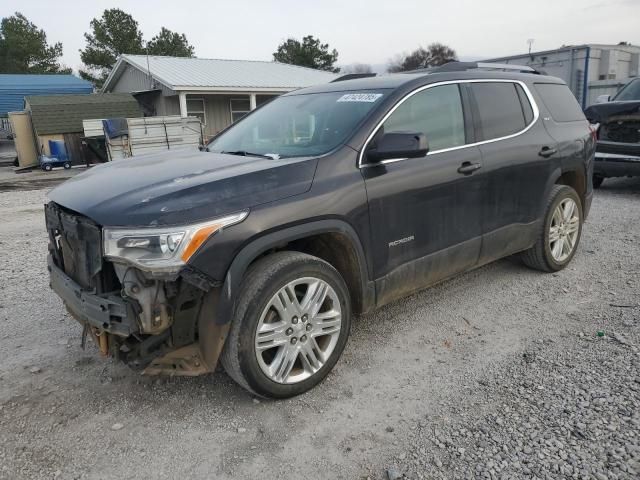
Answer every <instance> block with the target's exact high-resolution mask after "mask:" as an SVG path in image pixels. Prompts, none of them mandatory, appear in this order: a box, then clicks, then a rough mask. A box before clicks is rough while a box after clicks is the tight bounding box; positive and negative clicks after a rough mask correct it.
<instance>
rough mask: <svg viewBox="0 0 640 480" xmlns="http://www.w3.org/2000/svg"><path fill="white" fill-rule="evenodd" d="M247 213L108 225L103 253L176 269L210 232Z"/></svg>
mask: <svg viewBox="0 0 640 480" xmlns="http://www.w3.org/2000/svg"><path fill="white" fill-rule="evenodd" d="M248 213H249V212H240V213H236V214H233V215H228V216H226V217H221V218H216V219H214V220H210V221H208V222H202V223H197V224H194V225H183V226H177V227H149V228H147V227H140V228H133V229H132V228H117V227H115V228H108V227H107V228H104V230H103V233H102V237H103V242H102V243H103V245H104V247H103V248H104V256H105V257H107V258H109V259H111V260H116V261H117V260H120V261H125V262H127V263H131V264H133V265H136V266H138V267H140V268H141V269H142V270H153V271H164V272H172V271H177V270H178V269H179V268H180V267H181V266H183V265H184V264H185V263H187V261H188V260H189V258H191V256H192V255H193V254H194V253H195V252H196V251H197V250H198V248H200V246H201V245H202V244H203V243H204V242H205V241H206V240H207V239H208V238H209V237H210V236H211V235H214V234H215V233H216V232H218V231H220V230H222V229H223V228H224V227H228V226H230V225H234V224H236V223H240V222H242V221H243V220H244V219H245V218H247V215H248Z"/></svg>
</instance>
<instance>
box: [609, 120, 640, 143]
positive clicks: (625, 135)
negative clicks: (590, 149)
mask: <svg viewBox="0 0 640 480" xmlns="http://www.w3.org/2000/svg"><path fill="white" fill-rule="evenodd" d="M600 140H606V141H609V142H620V143H640V121H635V120H630V121H619V122H609V123H605V124H603V125H602V126H601V127H600Z"/></svg>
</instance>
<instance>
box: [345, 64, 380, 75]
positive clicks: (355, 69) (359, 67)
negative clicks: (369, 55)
mask: <svg viewBox="0 0 640 480" xmlns="http://www.w3.org/2000/svg"><path fill="white" fill-rule="evenodd" d="M340 73H373V70H372V69H371V65H368V64H366V63H352V64H351V65H347V66H346V67H342V68H341V69H340Z"/></svg>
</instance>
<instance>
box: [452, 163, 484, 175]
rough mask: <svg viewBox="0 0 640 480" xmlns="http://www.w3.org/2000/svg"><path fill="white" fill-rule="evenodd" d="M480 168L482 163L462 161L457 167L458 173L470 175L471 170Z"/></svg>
mask: <svg viewBox="0 0 640 480" xmlns="http://www.w3.org/2000/svg"><path fill="white" fill-rule="evenodd" d="M480 168H482V165H480V164H479V163H471V162H464V163H463V164H462V165H460V168H458V173H462V174H464V175H471V174H472V173H473V172H475V171H476V170H478V169H480Z"/></svg>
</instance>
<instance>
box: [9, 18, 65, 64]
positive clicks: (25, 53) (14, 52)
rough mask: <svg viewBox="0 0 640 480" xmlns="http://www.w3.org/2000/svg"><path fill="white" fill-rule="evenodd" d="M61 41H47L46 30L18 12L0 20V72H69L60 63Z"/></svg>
mask: <svg viewBox="0 0 640 480" xmlns="http://www.w3.org/2000/svg"><path fill="white" fill-rule="evenodd" d="M61 56H62V43H60V42H57V43H54V44H53V45H49V44H48V43H47V34H46V33H45V32H44V30H42V29H39V28H38V27H37V26H36V25H34V24H33V23H31V22H30V21H29V20H27V18H26V17H25V16H24V15H22V14H21V13H20V12H16V13H15V15H14V16H12V17H5V18H3V19H2V22H1V23H0V72H1V73H71V69H70V68H64V67H62V66H61V65H60V62H59V58H60V57H61Z"/></svg>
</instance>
